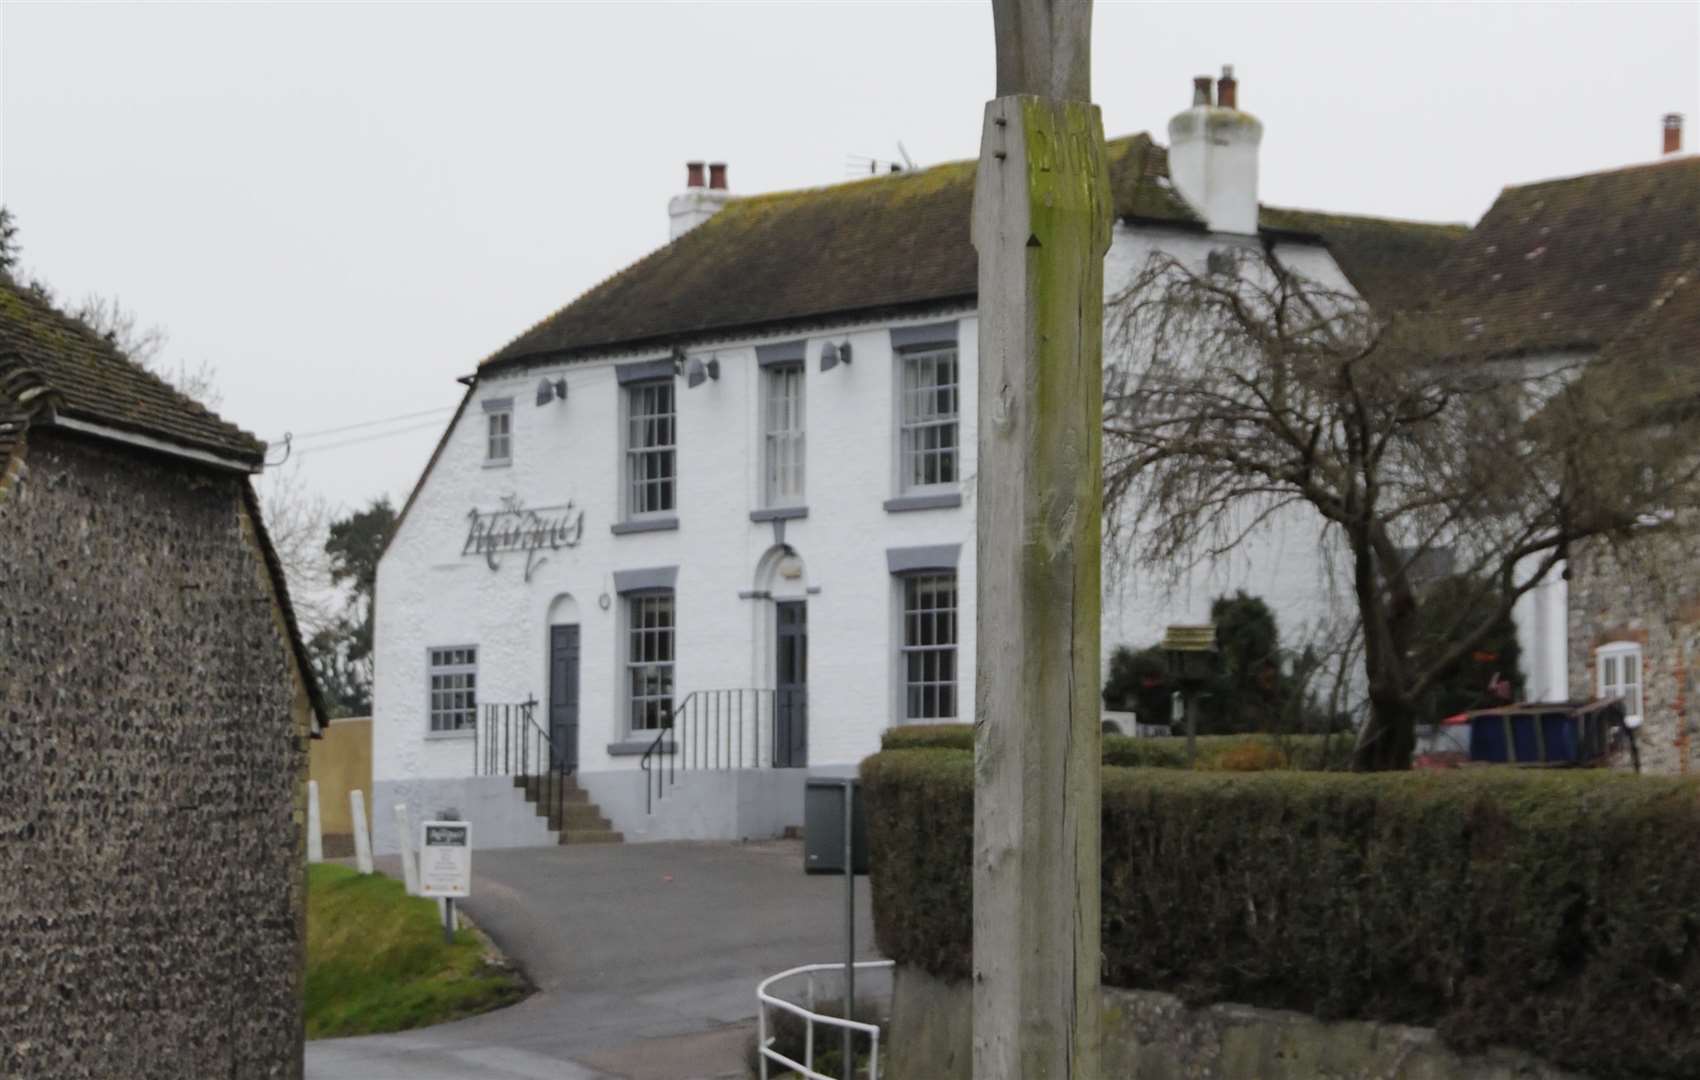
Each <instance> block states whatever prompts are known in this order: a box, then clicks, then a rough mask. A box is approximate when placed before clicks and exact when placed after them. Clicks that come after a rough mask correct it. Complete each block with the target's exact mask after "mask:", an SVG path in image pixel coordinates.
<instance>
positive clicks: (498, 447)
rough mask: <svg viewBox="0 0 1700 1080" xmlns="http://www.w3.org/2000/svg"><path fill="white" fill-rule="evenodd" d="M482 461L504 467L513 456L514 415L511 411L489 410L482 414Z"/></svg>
mask: <svg viewBox="0 0 1700 1080" xmlns="http://www.w3.org/2000/svg"><path fill="white" fill-rule="evenodd" d="M484 434H485V438H484V461H485V463H486V464H489V465H506V464H507V463H509V462H510V461H512V460H513V456H514V413H513V410H512V409H491V410H490V411H489V412H486V413H485V414H484Z"/></svg>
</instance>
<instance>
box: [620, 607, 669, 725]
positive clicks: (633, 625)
mask: <svg viewBox="0 0 1700 1080" xmlns="http://www.w3.org/2000/svg"><path fill="white" fill-rule="evenodd" d="M626 605H627V606H626V698H627V710H628V711H627V715H626V725H627V728H628V729H629V730H630V731H631V732H633V733H637V732H644V731H658V730H660V729H661V728H663V727H665V726H667V724H668V722H669V718H670V717H671V716H672V714H673V631H674V626H673V593H672V592H671V591H670V590H669V591H656V592H643V593H631V594H628V595H627V597H626Z"/></svg>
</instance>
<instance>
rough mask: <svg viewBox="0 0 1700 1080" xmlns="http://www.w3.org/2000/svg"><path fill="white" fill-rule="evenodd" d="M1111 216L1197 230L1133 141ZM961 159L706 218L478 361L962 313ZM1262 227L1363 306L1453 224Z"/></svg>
mask: <svg viewBox="0 0 1700 1080" xmlns="http://www.w3.org/2000/svg"><path fill="white" fill-rule="evenodd" d="M1106 153H1107V157H1108V166H1109V173H1110V184H1111V187H1112V188H1113V189H1114V192H1115V211H1116V215H1117V216H1118V217H1120V218H1123V219H1126V220H1129V221H1134V222H1142V223H1154V224H1159V225H1168V226H1176V227H1182V228H1202V227H1203V223H1202V222H1201V221H1200V219H1199V218H1198V216H1197V215H1196V214H1195V213H1193V211H1192V210H1191V208H1190V207H1188V206H1187V204H1186V202H1185V201H1184V200H1183V199H1182V198H1181V197H1180V195H1179V194H1178V193H1177V192H1176V191H1175V190H1174V189H1173V187H1171V186H1170V183H1169V176H1168V153H1167V151H1166V150H1165V149H1164V148H1163V147H1161V146H1159V145H1157V144H1156V143H1153V142H1152V141H1151V138H1150V136H1149V135H1146V134H1143V133H1142V134H1139V135H1132V136H1127V137H1124V138H1120V139H1112V140H1110V142H1109V143H1108V144H1107V146H1106ZM975 169H976V163H975V162H973V161H958V162H951V163H949V164H945V165H937V166H934V167H932V168H930V169H923V170H917V171H914V172H906V173H896V174H891V175H886V176H879V177H873V178H870V179H867V180H858V181H853V182H851V183H846V184H837V185H833V186H831V187H821V188H808V189H805V190H801V191H786V192H778V193H775V194H771V195H753V196H746V197H743V198H734V199H731V200H729V201H728V202H727V204H726V206H725V207H724V208H723V209H722V210H721V211H720V212H719V213H717V214H715V215H714V216H713V217H711V218H709V219H708V221H706V222H704V223H703V224H701V225H698V226H697V227H696V228H695V229H692V230H691V231H690V232H688V233H686V234H685V235H684V236H681V237H679V238H678V239H677V240H674V241H672V242H671V243H669V244H667V245H666V246H664V247H662V248H659V249H658V250H656V251H654V252H652V253H651V254H649V255H648V256H646V257H644V258H643V259H640V260H638V261H637V262H635V263H633V264H632V265H631V266H629V267H627V268H626V269H624V270H622V271H620V272H619V273H617V274H615V275H614V276H612V277H610V278H608V279H607V280H606V281H603V282H602V283H601V284H599V285H597V286H595V287H594V288H592V289H590V290H589V291H588V292H586V293H584V295H582V296H580V297H579V298H578V299H576V300H574V301H573V302H572V303H570V304H568V305H567V306H566V307H564V308H562V309H560V310H559V311H557V312H555V313H554V314H553V315H550V316H549V317H548V318H546V319H544V320H543V321H542V322H539V323H538V324H536V325H535V326H533V327H532V328H531V329H529V330H527V331H526V332H525V333H523V334H521V335H520V336H519V337H517V338H515V339H514V340H513V341H511V342H509V343H508V344H507V345H506V346H504V347H503V348H502V349H500V350H498V351H497V352H496V353H495V354H494V355H492V356H491V357H489V358H488V359H487V360H485V361H484V363H485V364H503V363H507V362H510V361H517V360H523V359H527V358H532V357H551V358H557V357H573V356H581V355H585V354H587V353H594V352H598V351H610V350H614V349H627V348H638V347H646V346H647V347H656V346H661V345H665V344H669V343H671V342H673V341H675V340H678V339H688V338H692V337H701V336H710V335H714V334H717V333H726V332H729V331H733V330H738V331H745V332H748V331H756V330H762V329H769V328H771V329H775V330H777V329H779V328H781V327H789V326H796V325H802V324H808V323H810V322H821V321H827V320H828V319H831V320H841V319H843V318H845V317H846V316H858V315H860V316H864V317H873V316H877V315H879V314H881V313H889V312H895V311H899V310H902V309H906V308H915V307H921V306H927V305H943V304H948V303H962V304H971V303H973V301H974V298H975V295H976V294H977V292H978V290H979V278H978V274H979V261H978V257H977V255H976V253H975V250H974V245H973V242H972V240H971V239H970V236H969V224H970V218H971V216H972V212H973V202H974V176H975ZM1263 224H1264V226H1265V227H1267V228H1270V229H1275V230H1279V231H1283V232H1288V233H1300V234H1304V235H1305V236H1307V237H1314V238H1315V239H1317V240H1320V241H1321V242H1322V243H1324V244H1327V245H1328V247H1329V248H1330V249H1331V250H1332V251H1334V252H1335V255H1336V257H1337V259H1338V260H1339V262H1340V264H1341V267H1342V269H1343V270H1345V272H1346V274H1347V276H1348V277H1349V278H1350V279H1351V280H1352V282H1353V284H1354V285H1356V286H1357V287H1358V288H1359V290H1360V291H1361V292H1362V293H1363V294H1364V296H1365V297H1366V298H1367V299H1369V300H1370V302H1371V303H1374V304H1381V303H1395V302H1396V303H1405V302H1406V301H1407V300H1408V299H1409V298H1411V297H1413V296H1415V295H1417V294H1419V293H1420V292H1421V290H1422V288H1423V286H1425V285H1426V284H1427V282H1428V275H1429V274H1430V273H1431V272H1432V270H1433V268H1434V265H1435V264H1436V263H1437V262H1438V261H1439V259H1440V258H1441V257H1442V256H1443V255H1444V254H1445V251H1446V249H1447V248H1448V247H1449V245H1450V244H1451V243H1452V242H1453V241H1455V240H1456V239H1457V238H1458V237H1459V236H1460V235H1462V233H1463V227H1462V226H1452V225H1423V224H1417V223H1412V222H1395V221H1385V220H1381V219H1375V218H1357V217H1345V216H1340V215H1333V214H1319V213H1314V212H1310V211H1298V210H1279V209H1275V208H1273V207H1266V208H1264V211H1263Z"/></svg>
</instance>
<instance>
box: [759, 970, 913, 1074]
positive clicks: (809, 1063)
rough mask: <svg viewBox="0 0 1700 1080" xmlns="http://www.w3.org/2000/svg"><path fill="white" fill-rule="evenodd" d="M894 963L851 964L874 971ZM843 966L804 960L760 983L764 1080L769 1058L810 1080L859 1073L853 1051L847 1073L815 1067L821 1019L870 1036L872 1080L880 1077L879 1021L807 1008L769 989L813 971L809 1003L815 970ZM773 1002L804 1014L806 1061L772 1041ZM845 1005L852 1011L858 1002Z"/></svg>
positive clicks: (845, 1068)
mask: <svg viewBox="0 0 1700 1080" xmlns="http://www.w3.org/2000/svg"><path fill="white" fill-rule="evenodd" d="M893 963H894V961H891V960H859V961H857V962H856V963H855V964H853V965H851V967H852V968H853V969H854V970H857V971H863V970H867V971H874V970H881V969H888V968H890V967H892V965H893ZM843 970H844V965H843V964H804V965H803V966H801V967H794V968H791V969H790V970H788V971H781V972H780V973H779V974H777V975H769V976H768V977H767V978H765V979H763V980H762V981H761V982H760V983H759V984H758V985H757V986H756V1002H757V1006H758V1008H757V1011H756V1049H757V1050H758V1051H759V1052H760V1056H761V1080H767V1063H768V1062H769V1061H776V1062H778V1063H779V1064H781V1065H783V1066H785V1067H786V1068H787V1069H791V1070H794V1071H796V1072H798V1073H801V1074H802V1075H803V1076H805V1077H807V1078H808V1080H850V1078H851V1077H852V1076H854V1075H855V1072H856V1061H855V1055H854V1054H852V1055H850V1060H849V1061H846V1062H844V1076H843V1077H842V1078H839V1077H835V1076H828V1075H827V1074H826V1073H823V1072H816V1071H815V1024H817V1023H821V1024H825V1025H827V1026H828V1027H835V1028H838V1029H840V1030H848V1031H851V1032H859V1033H861V1034H863V1035H866V1036H867V1037H868V1080H879V1075H880V1029H879V1025H878V1024H869V1023H866V1022H864V1021H861V1020H852V1019H849V1018H848V1017H843V1016H827V1015H826V1014H824V1013H817V1012H814V1011H813V1010H812V1009H805V1008H804V1007H803V1006H801V1005H796V1004H793V1003H792V1002H789V1001H786V1000H785V999H784V998H781V997H778V996H776V995H774V994H773V993H771V992H770V991H769V989H768V988H769V987H771V986H772V985H773V984H774V983H777V982H780V981H781V980H784V979H789V978H794V977H795V976H798V975H809V976H811V978H810V980H809V987H810V992H809V1004H810V1005H813V1004H814V979H813V975H814V973H815V972H817V971H839V972H842V971H843ZM848 996H849V995H846V998H848ZM770 1005H771V1006H773V1007H774V1008H778V1009H783V1010H784V1011H786V1012H788V1013H790V1014H792V1015H793V1016H796V1017H800V1018H801V1019H802V1020H803V1021H804V1022H805V1024H806V1025H807V1026H806V1027H805V1028H804V1029H803V1060H802V1061H793V1060H792V1059H791V1058H789V1057H787V1056H785V1055H784V1054H781V1053H780V1052H779V1051H777V1050H775V1049H774V1048H773V1047H771V1046H769V1045H768V1038H767V1007H768V1006H770ZM844 1007H845V1010H846V1011H848V1012H852V1013H854V1012H855V1009H856V1005H855V1002H853V1001H848V1000H847V1001H846V1002H845V1006H844Z"/></svg>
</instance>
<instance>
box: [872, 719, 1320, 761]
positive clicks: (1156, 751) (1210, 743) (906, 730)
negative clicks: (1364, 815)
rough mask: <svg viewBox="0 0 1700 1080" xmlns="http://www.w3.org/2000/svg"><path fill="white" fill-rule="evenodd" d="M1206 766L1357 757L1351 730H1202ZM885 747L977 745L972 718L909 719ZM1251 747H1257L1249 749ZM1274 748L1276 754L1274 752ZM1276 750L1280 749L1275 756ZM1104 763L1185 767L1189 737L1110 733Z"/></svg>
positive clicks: (884, 740)
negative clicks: (946, 720)
mask: <svg viewBox="0 0 1700 1080" xmlns="http://www.w3.org/2000/svg"><path fill="white" fill-rule="evenodd" d="M1197 741H1198V759H1197V763H1196V765H1195V767H1196V768H1200V769H1221V768H1228V769H1233V768H1235V765H1236V761H1237V762H1239V763H1240V768H1241V770H1243V771H1256V769H1255V768H1248V767H1247V766H1248V765H1250V764H1251V763H1252V762H1253V761H1257V762H1260V763H1261V765H1262V766H1263V767H1270V766H1273V767H1277V768H1293V769H1308V770H1345V769H1348V768H1350V766H1351V761H1352V739H1351V736H1350V735H1332V736H1329V735H1201V736H1199V738H1198V740H1197ZM880 747H881V749H884V750H972V749H974V726H973V725H972V724H908V725H903V726H900V727H892V728H887V729H886V731H885V733H884V734H883V735H881V736H880ZM1248 748H1251V752H1250V753H1248V752H1247V750H1248ZM1271 751H1273V754H1271V753H1270V752H1271ZM1274 755H1279V756H1278V758H1275V757H1274ZM1104 764H1106V765H1119V766H1123V767H1126V768H1154V769H1184V768H1186V767H1187V760H1186V740H1185V739H1183V738H1180V737H1178V736H1170V737H1168V738H1134V737H1133V736H1131V735H1105V736H1104Z"/></svg>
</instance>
